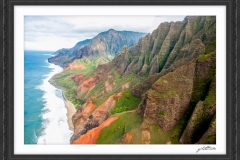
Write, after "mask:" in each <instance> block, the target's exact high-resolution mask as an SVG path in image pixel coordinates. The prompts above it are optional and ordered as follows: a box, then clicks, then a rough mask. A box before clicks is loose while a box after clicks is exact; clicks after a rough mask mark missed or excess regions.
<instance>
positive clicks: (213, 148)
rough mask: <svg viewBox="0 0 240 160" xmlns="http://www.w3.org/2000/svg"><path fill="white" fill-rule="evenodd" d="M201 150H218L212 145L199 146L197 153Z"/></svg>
mask: <svg viewBox="0 0 240 160" xmlns="http://www.w3.org/2000/svg"><path fill="white" fill-rule="evenodd" d="M200 150H216V148H215V147H211V146H204V147H202V148H199V149H198V150H197V151H196V153H198V152H199V151H200Z"/></svg>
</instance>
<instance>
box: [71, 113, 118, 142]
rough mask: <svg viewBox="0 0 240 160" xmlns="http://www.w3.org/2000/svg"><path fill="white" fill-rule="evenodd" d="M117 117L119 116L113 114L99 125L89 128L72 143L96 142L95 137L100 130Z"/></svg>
mask: <svg viewBox="0 0 240 160" xmlns="http://www.w3.org/2000/svg"><path fill="white" fill-rule="evenodd" d="M118 118H119V116H115V117H111V118H109V119H107V120H106V121H104V122H103V123H102V124H101V125H100V126H98V127H96V128H93V129H91V130H89V131H88V132H87V133H86V134H84V135H82V136H81V137H80V138H79V139H77V140H75V141H73V144H96V141H97V138H98V136H99V134H100V132H101V130H102V129H103V128H105V127H107V126H109V125H110V124H111V123H112V122H114V121H115V120H117V119H118Z"/></svg>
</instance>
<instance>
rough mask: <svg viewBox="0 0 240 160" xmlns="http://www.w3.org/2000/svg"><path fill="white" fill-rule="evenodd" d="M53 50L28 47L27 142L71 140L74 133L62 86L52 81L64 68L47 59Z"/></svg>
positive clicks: (26, 87) (25, 93)
mask: <svg viewBox="0 0 240 160" xmlns="http://www.w3.org/2000/svg"><path fill="white" fill-rule="evenodd" d="M51 54H52V52H47V51H24V144H69V140H70V137H71V135H72V131H70V130H69V128H68V124H67V116H66V113H67V110H66V108H65V105H64V101H63V99H62V96H61V90H59V89H57V88H55V87H54V86H52V85H51V84H50V83H49V82H48V81H49V79H50V78H51V77H52V76H53V75H54V74H56V73H58V72H61V71H62V68H61V67H59V66H56V65H54V64H50V63H48V62H47V59H48V58H49V57H51Z"/></svg>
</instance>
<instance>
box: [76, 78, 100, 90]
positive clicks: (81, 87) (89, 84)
mask: <svg viewBox="0 0 240 160" xmlns="http://www.w3.org/2000/svg"><path fill="white" fill-rule="evenodd" d="M95 83H96V79H95V78H94V77H91V78H89V79H87V80H85V81H83V82H82V83H81V84H80V85H79V86H78V87H77V89H76V90H77V92H85V91H88V90H89V89H91V88H92V87H93V86H94V85H95Z"/></svg>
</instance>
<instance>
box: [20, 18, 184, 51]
mask: <svg viewBox="0 0 240 160" xmlns="http://www.w3.org/2000/svg"><path fill="white" fill-rule="evenodd" d="M184 17H185V16H25V17H24V41H25V49H32V50H52V51H55V50H58V49H60V48H71V47H73V46H74V45H75V44H76V43H77V42H78V41H81V40H85V39H89V38H93V37H94V36H96V35H97V34H99V33H100V32H103V31H107V30H109V29H110V28H112V29H115V30H119V31H122V30H128V31H136V32H145V33H151V32H152V31H153V30H154V29H156V28H157V27H158V25H159V24H160V23H161V22H164V21H169V22H170V21H178V20H180V21H182V20H183V19H184Z"/></svg>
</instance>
